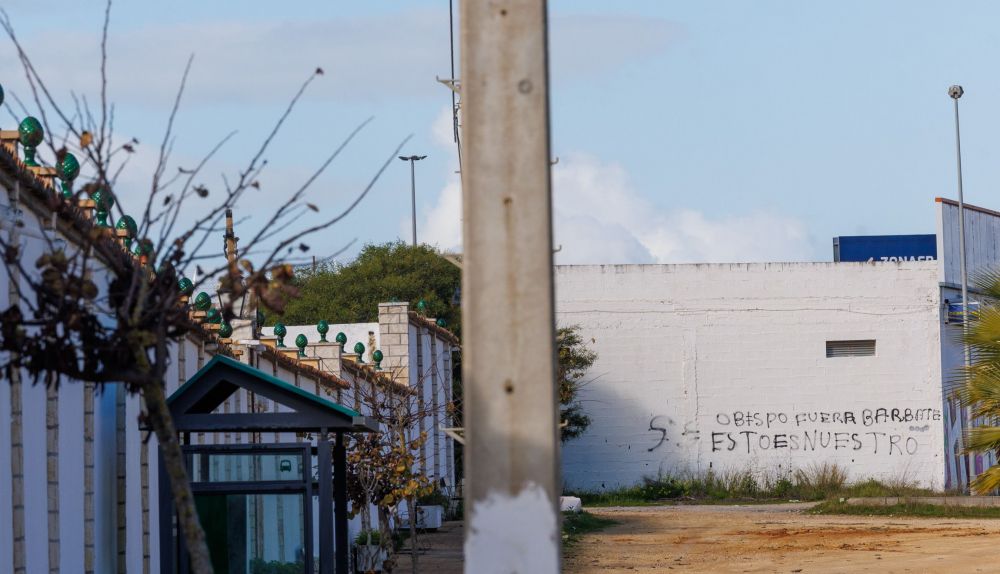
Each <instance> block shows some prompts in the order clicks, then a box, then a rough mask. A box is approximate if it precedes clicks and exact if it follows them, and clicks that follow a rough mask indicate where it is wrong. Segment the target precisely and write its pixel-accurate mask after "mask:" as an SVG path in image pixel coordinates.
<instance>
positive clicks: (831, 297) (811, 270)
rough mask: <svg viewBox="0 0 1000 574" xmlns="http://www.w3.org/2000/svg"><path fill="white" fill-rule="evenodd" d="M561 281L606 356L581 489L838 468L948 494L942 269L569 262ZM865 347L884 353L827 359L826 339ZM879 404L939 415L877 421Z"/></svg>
mask: <svg viewBox="0 0 1000 574" xmlns="http://www.w3.org/2000/svg"><path fill="white" fill-rule="evenodd" d="M555 276H556V297H557V318H558V321H559V324H560V325H573V324H577V325H580V326H581V328H582V335H583V337H584V339H585V340H586V341H587V342H588V343H589V344H590V346H591V348H593V349H594V350H595V351H597V353H598V355H599V358H598V360H597V363H596V364H595V365H594V368H593V370H592V372H591V377H590V378H592V379H593V380H591V381H590V382H589V383H588V384H587V385H586V387H585V389H584V391H583V393H582V399H583V401H584V405H585V409H586V411H587V413H588V414H589V415H590V416H591V418H592V421H593V422H592V425H591V427H590V429H589V430H588V431H587V433H586V434H585V435H584V436H582V437H580V438H578V439H576V440H573V441H570V442H568V443H566V444H565V445H564V449H563V479H564V482H565V483H566V485H567V486H568V487H569V488H577V489H580V488H582V489H600V488H614V487H617V486H623V485H631V484H633V483H635V482H637V481H639V480H640V479H641V478H642V477H644V476H655V475H657V474H660V473H664V474H684V473H703V472H706V471H708V470H710V469H712V470H715V471H724V470H742V469H755V470H759V471H762V472H769V473H786V472H789V471H791V470H792V469H795V468H802V467H807V466H809V465H811V464H814V463H823V462H835V463H837V464H839V465H841V466H843V467H845V468H847V469H848V470H849V472H850V474H851V476H852V477H855V478H862V477H869V476H871V477H880V478H884V479H889V478H896V477H902V476H906V477H907V478H910V479H913V480H918V481H920V482H921V483H922V484H924V485H927V486H931V487H936V488H941V487H943V480H944V472H943V469H944V464H943V459H942V456H943V432H942V429H943V422H942V420H941V409H942V403H941V364H940V348H941V342H940V327H939V320H940V319H939V307H938V283H937V264H936V263H935V262H933V261H930V262H909V263H898V264H896V263H880V264H876V265H873V264H864V263H858V264H854V263H839V264H833V263H792V264H785V263H766V264H732V265H728V264H721V265H716V264H713V265H607V266H566V267H557V268H556V272H555ZM850 339H875V340H876V341H877V343H876V355H877V356H875V357H849V358H832V359H828V358H826V355H825V343H826V341H828V340H850ZM877 409H887V410H886V411H884V413H885V414H886V415H887V416H888V417H889V418H890V419H891V417H892V414H893V409H900V410H899V411H898V412H897V418H899V419H906V418H914V416H915V415H914V413H916V412H918V410H919V412H920V413H921V418H922V419H923V418H927V419H928V420H920V421H916V420H901V421H897V422H893V421H891V420H889V421H882V420H879V421H878V422H875V421H874V420H868V419H866V416H872V417H874V416H875V415H876V414H880V413H882V412H883V411H878V410H877ZM907 409H910V410H909V411H907ZM927 409H929V410H927ZM740 413H742V414H740ZM746 413H750V415H749V421H750V422H740V421H741V419H742V420H744V421H746V420H748V415H747V414H746ZM824 413H825V414H824ZM907 413H909V415H907ZM814 417H815V421H814V420H813V418H814ZM835 417H836V418H835ZM758 420H759V421H760V422H759V423H758ZM769 421H770V422H769ZM882 433H884V434H882ZM814 443H815V444H814Z"/></svg>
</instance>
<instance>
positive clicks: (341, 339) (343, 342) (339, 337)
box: [334, 331, 347, 354]
mask: <svg viewBox="0 0 1000 574" xmlns="http://www.w3.org/2000/svg"><path fill="white" fill-rule="evenodd" d="M334 340H335V341H337V342H338V343H340V353H341V354H343V353H344V345H346V344H347V335H345V334H344V332H343V331H341V332H339V333H337V337H336V338H335V339H334Z"/></svg>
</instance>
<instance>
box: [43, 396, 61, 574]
mask: <svg viewBox="0 0 1000 574" xmlns="http://www.w3.org/2000/svg"><path fill="white" fill-rule="evenodd" d="M45 472H46V476H47V485H46V486H47V489H46V490H47V492H46V494H47V499H48V509H49V512H48V519H49V521H48V522H49V523H48V527H49V573H50V574H59V394H58V391H57V390H56V387H55V385H50V386H49V387H48V388H46V389H45Z"/></svg>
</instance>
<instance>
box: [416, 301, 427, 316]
mask: <svg viewBox="0 0 1000 574" xmlns="http://www.w3.org/2000/svg"><path fill="white" fill-rule="evenodd" d="M426 312H427V302H426V301H424V300H423V299H421V300H419V301H417V313H420V314H421V315H423V314H424V313H426Z"/></svg>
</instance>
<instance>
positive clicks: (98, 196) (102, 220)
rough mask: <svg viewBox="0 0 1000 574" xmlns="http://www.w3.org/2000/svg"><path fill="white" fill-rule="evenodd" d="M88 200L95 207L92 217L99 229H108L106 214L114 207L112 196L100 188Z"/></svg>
mask: <svg viewBox="0 0 1000 574" xmlns="http://www.w3.org/2000/svg"><path fill="white" fill-rule="evenodd" d="M90 199H93V200H94V204H95V205H96V206H97V210H96V211H95V212H94V216H95V217H96V218H97V225H98V226H99V227H110V225H109V224H108V213H109V212H110V211H111V208H112V207H114V206H115V198H114V196H113V195H111V192H110V191H108V190H106V189H104V188H101V189H98V190H97V191H95V192H94V193H92V194H90ZM132 223H133V225H134V224H135V222H134V221H133V222H132ZM126 247H127V244H126Z"/></svg>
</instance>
